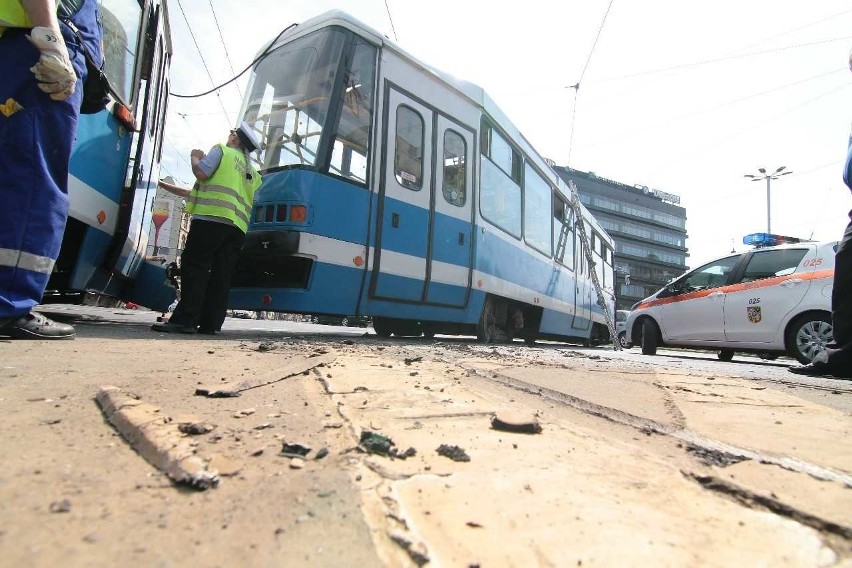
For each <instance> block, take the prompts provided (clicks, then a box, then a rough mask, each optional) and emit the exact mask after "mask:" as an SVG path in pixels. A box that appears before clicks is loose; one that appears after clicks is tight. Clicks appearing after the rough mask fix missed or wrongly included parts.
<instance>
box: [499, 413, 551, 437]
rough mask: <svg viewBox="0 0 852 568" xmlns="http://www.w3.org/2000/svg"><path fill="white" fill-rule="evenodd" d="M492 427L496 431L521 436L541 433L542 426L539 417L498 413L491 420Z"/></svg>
mask: <svg viewBox="0 0 852 568" xmlns="http://www.w3.org/2000/svg"><path fill="white" fill-rule="evenodd" d="M491 427H492V428H494V429H495V430H503V431H505V432H517V433H520V434H540V433H541V424H539V423H538V417H537V416H535V415H526V414H519V413H516V412H498V413H497V414H495V415H494V416H493V417H492V418H491Z"/></svg>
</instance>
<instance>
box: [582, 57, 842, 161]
mask: <svg viewBox="0 0 852 568" xmlns="http://www.w3.org/2000/svg"><path fill="white" fill-rule="evenodd" d="M846 69H847V68H846V67H839V68H837V69H834V70H832V71H826V72H824V73H819V74H817V75H812V76H810V77H807V78H805V79H799V80H797V81H793V82H790V83H786V84H784V85H779V86H774V87H770V88H768V89H764V90H762V91H759V92H756V93H751V94H749V95H745V96H742V97H738V98H736V99H731V100H729V101H725V102H723V103H719V104H717V105H715V106H712V107H708V108H704V109H699V110H694V111H692V112H688V113H686V114H682V115H680V116H676V117H674V118H671V119H669V120H665V121H659V122H656V123H651V124H645V125H642V126H638V127H636V128H634V129H632V130H628V131H626V132H624V133H623V136H627V137H628V138H630V137H632V136H631V135H633V134H637V133H642V134H647V133H648V132H649V131H653V130H655V129H658V128H661V127H664V126H669V125H672V124H675V123H677V122H680V121H682V120H685V119H687V118H692V117H693V116H698V115H701V114H706V113H709V112H713V111H716V110H719V109H722V108H725V107H728V106H731V105H735V104H737V103H741V102H744V101H748V100H751V99H754V98H757V97H762V96H764V95H773V94H777V93H778V92H779V91H782V90H784V89H788V88H790V87H795V86H797V85H802V84H805V83H809V82H811V81H815V80H817V79H822V78H823V77H827V76H829V75H835V74H838V73H841V72H845V71H846ZM622 141H624V138H623V137H622ZM604 143H606V140H603V139H602V140H600V141H599V142H591V143H589V144H587V147H589V148H592V147H595V146H599V145H601V144H604Z"/></svg>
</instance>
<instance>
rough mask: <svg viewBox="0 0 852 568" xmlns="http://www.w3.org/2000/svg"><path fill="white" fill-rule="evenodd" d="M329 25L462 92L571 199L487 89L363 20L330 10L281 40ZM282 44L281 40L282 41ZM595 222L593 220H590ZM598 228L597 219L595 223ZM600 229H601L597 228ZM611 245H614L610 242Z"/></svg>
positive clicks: (562, 183)
mask: <svg viewBox="0 0 852 568" xmlns="http://www.w3.org/2000/svg"><path fill="white" fill-rule="evenodd" d="M328 26H340V27H342V28H345V29H348V30H351V31H353V32H355V33H357V34H358V35H359V36H361V37H363V38H364V39H366V40H367V41H370V42H371V43H373V44H375V45H377V46H380V47H385V48H389V49H392V50H393V51H395V52H396V53H398V54H399V55H400V56H402V57H403V58H405V59H407V60H408V61H410V62H411V63H413V64H415V65H417V66H418V67H420V68H421V69H423V70H424V71H426V72H428V73H431V74H433V75H435V76H436V77H438V79H440V80H441V81H443V82H444V83H445V84H446V85H447V86H449V87H450V88H452V89H454V90H455V91H456V92H458V93H460V94H461V95H462V96H464V97H466V98H467V99H469V100H470V101H471V102H473V103H474V104H476V105H478V106H480V107H481V108H482V109H483V110H485V112H486V113H487V114H488V115H489V116H490V117H491V118H492V119H494V121H495V122H496V123H497V124H498V126H500V128H502V129H503V130H504V131H505V132H506V133H507V134H509V135H510V136H512V137H513V138H514V139H515V140H520V141H523V143H524V144H525V145H526V148H525V150H526V151H527V152H528V153H529V154H532V155H534V156H535V157H537V158H538V160H539V165H540V167H542V168H543V170H544V171H545V172H547V174H546V175H548V176H549V177H550V178H551V182H552V183H554V184H555V185H556V186H557V187H558V188H559V189H560V190H561V191H562V193H563V194H564V195H565V196H566V198H568V199H570V195H571V191H570V189H569V188H568V187H567V184H566V183H565V182H564V181H563V180H562V178H561V177H559V175H558V174H557V173H556V172H555V171H554V170H553V168H552V167H551V166H550V164H548V162H547V160H545V159H544V158H543V157H542V156H541V154H539V153H538V150H536V149H535V148H534V147H533V145H532V144H531V143H530V142H529V140H527V138H526V136H524V135H523V134H522V133H521V131H520V130H518V127H517V126H515V125H514V124H513V123H512V121H511V120H509V117H508V116H506V114H504V113H503V111H502V110H500V107H498V106H497V104H496V103H495V102H494V100H493V99H492V98H491V97H490V96H489V95H488V93H486V92H485V89H483V88H482V87H480V86H479V85H476V84H474V83H471V82H470V81H464V80H462V79H459V78H458V77H455V76H453V75H451V74H449V73H446V72H444V71H441V70H440V69H436V68H435V67H432V66H431V65H428V64H426V63H424V62H423V61H421V60H419V59H418V58H416V57H414V56H413V55H411V54H410V53H409V52H408V51H406V50H405V49H403V48H402V47H400V46H399V44H397V43H396V42H394V41H392V40H391V39H390V38H388V37H387V36H384V35H382V34H381V33H380V32H378V31H376V30H375V29H373V28H371V27H370V26H368V25H367V24H365V23H363V22H361V21H360V20H358V19H356V18H353V17H352V16H350V15H349V14H348V13H346V12H344V11H343V10H330V11H328V12H324V13H322V14H320V15H318V16H315V17H313V18H309V19H307V20H305V21H304V22H302V23H300V24H298V25H297V26H296V27H295V28H293V29H291V30H289V31H288V32H287V33H285V34H283V35H282V36H281V38H282V39H287V40H291V39H294V38H298V37H301V36H303V35H306V34H309V33H311V32H313V31H316V30H317V29H320V28H324V27H328ZM279 41H280V40H279ZM271 43H272V42H269V43H266V44H264V46H263V48H262V49H261V50H260V51H259V52H258V55H260V53H262V52H263V51H264V50H265V49H267V47H269V45H270V44H271ZM591 218H592V219H594V217H593V216H592V217H591ZM594 223H595V224H596V225H597V222H596V220H595V222H594ZM598 228H599V229H601V228H600V227H598ZM607 237H608V238H609V240H610V241H611V240H612V237H609V235H607ZM610 244H612V242H610Z"/></svg>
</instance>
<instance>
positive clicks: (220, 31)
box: [207, 0, 243, 99]
mask: <svg viewBox="0 0 852 568" xmlns="http://www.w3.org/2000/svg"><path fill="white" fill-rule="evenodd" d="M207 1H208V2H209V3H210V11H211V12H213V21H214V22H215V23H216V29H217V30H219V38H220V39H221V40H222V48H223V49H224V50H225V59H226V60H227V61H228V67H230V68H231V73H236V71H234V64H233V63H231V56H230V54H229V53H228V44H227V43H226V42H225V36H224V34H223V33H222V28H221V27H220V26H219V18H217V17H216V9H215V8H213V0H207ZM234 86H235V87H236V88H237V92H238V93H239V94H240V98H241V99H242V98H243V91H242V89H240V86H239V85H234Z"/></svg>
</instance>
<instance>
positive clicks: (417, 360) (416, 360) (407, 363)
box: [403, 357, 423, 365]
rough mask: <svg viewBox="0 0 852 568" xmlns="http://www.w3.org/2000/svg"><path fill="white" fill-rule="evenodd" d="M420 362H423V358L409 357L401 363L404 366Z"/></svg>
mask: <svg viewBox="0 0 852 568" xmlns="http://www.w3.org/2000/svg"><path fill="white" fill-rule="evenodd" d="M422 360H423V357H410V358H406V359H405V360H404V361H403V362H404V363H405V364H406V365H411V364H412V363H419V362H420V361H422Z"/></svg>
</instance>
